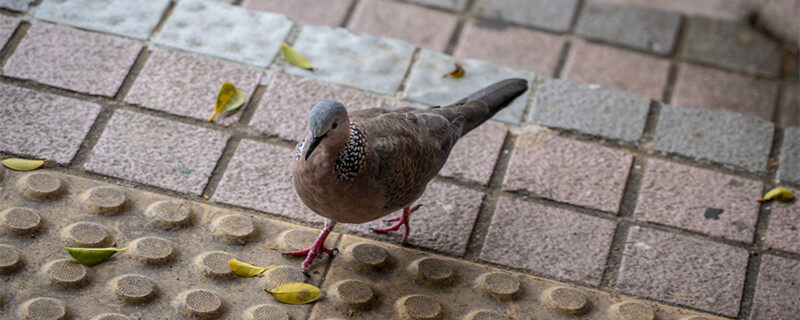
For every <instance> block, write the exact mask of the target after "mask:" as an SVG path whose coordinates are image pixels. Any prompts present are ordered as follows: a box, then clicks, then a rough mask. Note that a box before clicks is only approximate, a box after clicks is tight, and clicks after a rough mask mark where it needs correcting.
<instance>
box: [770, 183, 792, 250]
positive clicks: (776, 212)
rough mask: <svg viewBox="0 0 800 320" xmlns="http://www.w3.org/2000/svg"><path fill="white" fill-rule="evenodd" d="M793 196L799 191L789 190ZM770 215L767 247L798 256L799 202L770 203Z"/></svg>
mask: <svg viewBox="0 0 800 320" xmlns="http://www.w3.org/2000/svg"><path fill="white" fill-rule="evenodd" d="M789 190H791V191H792V193H794V194H795V195H800V189H796V188H790V189H789ZM768 205H769V206H770V207H772V213H771V214H770V215H769V222H768V223H767V225H768V228H767V229H768V230H767V241H766V244H767V245H768V246H772V247H773V248H776V249H781V250H786V251H791V252H794V253H797V254H800V201H797V200H795V201H793V202H790V203H781V202H774V201H773V202H770V203H769V204H768Z"/></svg>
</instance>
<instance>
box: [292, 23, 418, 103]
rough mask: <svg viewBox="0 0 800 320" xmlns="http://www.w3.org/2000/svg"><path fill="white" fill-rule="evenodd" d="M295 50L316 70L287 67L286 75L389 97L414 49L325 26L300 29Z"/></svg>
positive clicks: (401, 43) (393, 40)
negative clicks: (314, 79)
mask: <svg viewBox="0 0 800 320" xmlns="http://www.w3.org/2000/svg"><path fill="white" fill-rule="evenodd" d="M294 49H295V50H297V51H298V52H300V53H301V54H303V55H304V56H305V57H306V58H307V59H308V60H309V62H311V64H312V65H314V67H315V68H316V69H315V70H314V71H310V70H305V69H301V68H298V67H295V66H292V65H288V64H287V65H286V69H285V71H286V73H290V74H295V75H299V76H303V77H308V78H316V79H319V80H322V81H326V82H332V83H337V84H343V85H346V86H351V87H355V88H358V89H363V90H368V91H372V92H377V93H382V94H387V95H391V94H394V92H395V91H397V88H398V87H400V83H401V82H402V81H403V77H404V76H405V73H406V70H407V69H408V65H409V64H410V63H411V56H412V55H413V54H414V46H413V45H411V44H409V43H407V42H403V41H400V40H395V39H390V38H382V37H376V36H372V35H366V34H365V35H357V34H353V33H350V32H349V31H347V30H345V29H340V28H331V27H327V26H303V29H302V30H301V31H300V34H299V35H298V36H297V40H295V42H294Z"/></svg>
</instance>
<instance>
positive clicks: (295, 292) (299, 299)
mask: <svg viewBox="0 0 800 320" xmlns="http://www.w3.org/2000/svg"><path fill="white" fill-rule="evenodd" d="M264 291H266V292H268V293H269V294H271V295H272V296H273V297H275V299H278V300H279V301H281V302H283V303H290V304H306V303H309V302H314V301H315V300H317V299H319V297H321V296H322V290H320V289H319V288H317V287H315V286H313V285H310V284H307V283H301V282H290V283H286V284H282V285H279V286H277V287H275V288H272V290H267V289H264Z"/></svg>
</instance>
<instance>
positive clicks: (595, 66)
mask: <svg viewBox="0 0 800 320" xmlns="http://www.w3.org/2000/svg"><path fill="white" fill-rule="evenodd" d="M569 51H570V52H569V57H568V58H567V62H566V64H565V65H564V71H563V75H562V77H563V78H564V79H568V80H572V81H577V82H583V83H593V84H599V85H601V86H603V87H606V88H609V89H614V90H620V91H627V92H631V93H636V94H640V95H642V96H645V97H648V98H650V99H653V100H661V96H662V94H663V92H664V87H665V86H666V85H667V73H669V60H667V59H662V58H655V57H652V56H649V55H645V54H641V53H636V52H633V51H630V50H625V49H617V48H612V47H608V46H604V45H597V44H590V43H588V42H585V41H581V40H576V41H574V42H573V44H572V47H571V48H570V50H569Z"/></svg>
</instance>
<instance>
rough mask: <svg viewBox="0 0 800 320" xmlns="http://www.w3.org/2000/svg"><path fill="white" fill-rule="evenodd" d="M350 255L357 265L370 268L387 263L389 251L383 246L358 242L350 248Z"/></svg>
mask: <svg viewBox="0 0 800 320" xmlns="http://www.w3.org/2000/svg"><path fill="white" fill-rule="evenodd" d="M350 256H352V257H353V259H354V260H355V261H357V262H358V264H359V265H361V266H363V267H366V268H368V269H371V268H376V269H377V268H381V267H384V266H386V265H387V264H388V262H389V253H388V252H386V249H384V248H383V247H381V246H379V245H376V244H372V243H359V244H357V245H355V246H353V247H352V248H350Z"/></svg>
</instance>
